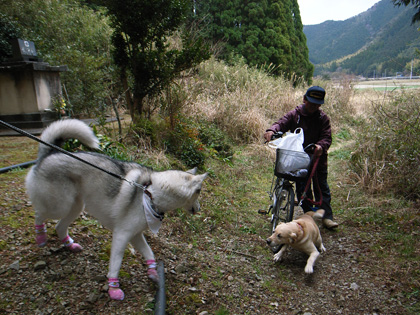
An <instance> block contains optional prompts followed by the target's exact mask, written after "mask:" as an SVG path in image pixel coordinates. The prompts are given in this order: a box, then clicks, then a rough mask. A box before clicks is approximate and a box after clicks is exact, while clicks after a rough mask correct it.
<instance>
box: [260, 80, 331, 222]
mask: <svg viewBox="0 0 420 315" xmlns="http://www.w3.org/2000/svg"><path fill="white" fill-rule="evenodd" d="M324 98H325V90H324V89H323V88H322V87H319V86H312V87H310V88H309V89H308V90H307V91H306V93H305V95H304V96H303V104H301V105H299V106H297V107H296V108H295V109H294V110H292V111H290V112H288V113H287V114H286V115H284V116H283V117H282V118H280V119H279V120H278V121H277V122H275V123H274V124H273V125H272V126H271V127H270V128H268V129H267V130H266V132H265V133H264V138H265V140H266V141H270V140H271V136H272V135H273V134H274V133H275V132H278V131H281V132H283V133H284V132H286V131H291V132H294V131H295V129H296V128H302V129H303V134H304V143H303V146H304V147H306V146H307V145H309V144H311V143H314V144H315V151H314V157H319V162H318V167H317V170H316V175H317V179H318V182H319V187H320V190H321V194H322V204H321V206H320V210H318V213H317V216H318V217H322V223H323V225H324V226H325V227H326V228H328V229H333V228H336V227H338V223H336V222H334V221H333V212H332V209H331V193H330V188H329V186H328V182H327V177H328V149H329V147H330V145H331V142H332V138H331V125H330V118H329V117H328V116H327V114H325V113H324V112H323V111H322V110H321V109H320V107H321V105H322V104H324ZM308 176H309V175H308ZM306 182H307V180H305V181H302V182H297V183H296V192H297V197H298V200H300V198H301V196H302V194H303V192H304V190H305V186H306ZM314 186H315V185H314ZM314 193H315V197H316V199H317V200H319V197H320V196H319V192H318V191H317V189H314ZM307 196H308V197H309V198H311V199H312V198H313V195H312V190H311V188H310V187H309V190H308V192H307ZM302 209H303V211H304V212H305V213H306V212H308V211H314V210H313V208H312V207H311V204H310V202H309V201H307V200H304V201H303V203H302ZM322 210H324V211H322Z"/></svg>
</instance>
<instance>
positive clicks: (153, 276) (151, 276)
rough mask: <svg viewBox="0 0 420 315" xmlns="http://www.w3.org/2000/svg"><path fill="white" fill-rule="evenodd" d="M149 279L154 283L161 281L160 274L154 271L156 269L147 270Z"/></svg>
mask: <svg viewBox="0 0 420 315" xmlns="http://www.w3.org/2000/svg"><path fill="white" fill-rule="evenodd" d="M147 277H148V278H149V279H150V280H152V281H153V282H156V283H157V282H158V281H159V276H158V273H157V271H156V269H154V268H149V269H147Z"/></svg>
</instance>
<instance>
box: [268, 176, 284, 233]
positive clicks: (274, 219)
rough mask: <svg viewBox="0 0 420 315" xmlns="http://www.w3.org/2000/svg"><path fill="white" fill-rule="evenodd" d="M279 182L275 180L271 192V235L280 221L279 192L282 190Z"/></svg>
mask: <svg viewBox="0 0 420 315" xmlns="http://www.w3.org/2000/svg"><path fill="white" fill-rule="evenodd" d="M279 182H280V180H279V179H277V183H276V186H275V189H274V192H273V198H274V202H273V206H272V211H271V213H272V215H271V231H270V232H271V234H273V233H274V230H275V229H276V226H277V224H278V223H279V221H280V205H281V194H280V192H281V191H282V190H283V183H281V184H280V183H279Z"/></svg>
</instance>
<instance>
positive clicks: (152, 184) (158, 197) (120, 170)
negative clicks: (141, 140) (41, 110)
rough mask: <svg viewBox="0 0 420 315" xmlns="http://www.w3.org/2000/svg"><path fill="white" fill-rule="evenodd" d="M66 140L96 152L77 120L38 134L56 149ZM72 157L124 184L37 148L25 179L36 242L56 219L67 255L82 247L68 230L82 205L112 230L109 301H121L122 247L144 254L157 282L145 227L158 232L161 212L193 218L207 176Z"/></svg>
mask: <svg viewBox="0 0 420 315" xmlns="http://www.w3.org/2000/svg"><path fill="white" fill-rule="evenodd" d="M70 138H72V139H73V138H74V139H78V140H79V141H80V142H82V143H83V144H84V145H86V146H88V147H91V148H98V139H97V138H96V137H95V135H94V133H93V132H92V130H91V129H90V128H89V127H88V126H87V125H86V124H85V123H83V122H82V121H80V120H75V119H69V120H62V121H57V122H54V123H52V124H51V125H50V126H49V127H48V128H47V129H45V130H44V132H43V133H42V135H41V139H42V140H43V141H45V142H48V143H52V144H55V145H60V144H62V142H63V141H64V140H66V139H70ZM74 155H76V156H77V157H78V158H80V159H83V160H85V161H88V162H89V163H91V164H94V165H96V166H99V167H101V168H102V169H105V170H107V171H108V172H111V173H113V174H117V175H119V176H121V177H123V178H125V179H126V180H121V179H119V178H116V177H113V176H111V175H109V174H107V173H105V172H103V171H101V170H98V169H96V168H94V167H92V166H91V165H87V164H85V163H83V162H81V161H78V160H76V159H74V158H72V157H70V156H68V155H66V154H64V153H61V152H58V151H57V150H54V149H52V148H50V147H49V146H46V145H44V144H40V146H39V151H38V160H37V164H36V165H35V166H34V167H33V168H32V169H31V170H30V171H29V173H28V176H27V177H26V188H27V191H28V194H29V196H30V199H31V201H32V205H33V207H34V209H35V230H36V233H37V235H36V242H37V244H38V246H40V247H42V246H45V244H46V243H47V233H46V232H47V231H46V227H45V223H44V221H45V220H46V219H56V220H60V221H59V222H58V224H57V225H56V231H57V234H58V237H59V238H60V240H61V241H62V242H63V243H64V244H65V246H66V247H67V248H68V249H69V250H70V251H73V252H79V251H81V250H82V247H81V246H80V245H79V244H77V243H75V242H74V241H73V240H72V238H71V237H70V236H69V235H68V227H69V225H70V224H71V223H72V222H73V221H74V220H75V219H76V218H77V217H78V216H79V214H80V213H81V211H82V210H83V209H84V207H85V206H86V211H87V212H88V213H89V214H91V215H92V216H94V217H95V218H96V219H98V221H99V222H100V223H101V224H102V225H104V226H105V227H107V228H108V229H110V230H111V231H112V246H111V257H110V263H109V272H108V283H109V291H108V293H109V295H110V297H111V299H115V300H122V299H124V292H123V291H122V290H121V289H120V288H119V281H118V273H119V270H120V267H121V262H122V258H123V255H124V250H125V248H126V246H127V244H128V243H129V242H130V243H131V244H132V245H133V246H134V248H135V249H137V250H138V251H139V252H140V253H141V254H142V255H143V258H144V259H145V260H146V263H147V265H148V272H147V273H148V277H149V278H150V279H152V280H154V281H157V272H156V262H155V257H154V255H153V252H152V250H151V248H150V246H149V245H148V244H147V242H146V240H145V238H144V235H143V232H144V231H146V230H147V229H148V228H150V229H151V230H152V232H153V233H157V231H158V230H159V227H160V224H161V220H162V219H163V214H164V213H165V212H167V211H169V210H174V209H177V208H184V209H186V210H188V211H190V212H191V213H193V214H194V213H196V212H198V211H199V209H200V204H199V202H198V200H197V198H198V195H199V193H200V190H201V186H202V183H203V180H204V179H205V178H206V176H207V174H203V175H195V170H192V171H189V172H183V171H175V170H169V171H163V172H155V171H153V170H152V169H150V168H147V167H144V166H141V165H139V164H137V163H134V162H122V161H118V160H114V159H111V158H109V157H107V156H105V155H102V154H98V153H88V152H77V153H74ZM133 183H134V184H133Z"/></svg>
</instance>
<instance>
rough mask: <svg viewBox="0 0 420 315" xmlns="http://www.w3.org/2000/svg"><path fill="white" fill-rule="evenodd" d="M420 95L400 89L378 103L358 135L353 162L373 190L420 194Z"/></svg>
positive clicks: (352, 164) (358, 175) (353, 166)
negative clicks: (390, 97) (394, 94)
mask: <svg viewBox="0 0 420 315" xmlns="http://www.w3.org/2000/svg"><path fill="white" fill-rule="evenodd" d="M419 102H420V95H419V94H418V92H413V93H409V92H402V93H398V94H397V95H396V96H395V97H394V99H393V100H392V101H391V102H389V103H388V104H386V103H385V104H383V105H381V106H377V107H376V110H375V112H374V115H373V117H372V118H371V119H370V120H369V122H368V123H367V124H366V126H365V127H364V132H363V133H360V134H359V135H358V137H357V139H356V142H357V143H356V147H357V150H356V151H355V152H354V153H353V154H352V157H351V159H350V163H351V164H350V166H351V169H352V171H353V173H354V174H355V175H356V177H357V178H358V180H359V181H360V182H361V183H362V184H363V185H364V186H365V187H366V188H368V189H369V190H370V191H371V192H377V193H383V192H391V193H394V194H396V195H398V196H402V197H404V198H407V199H414V200H415V199H416V198H419V197H420V168H419V165H420V137H419V135H420V123H419V120H420V108H419V106H418V104H419Z"/></svg>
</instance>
